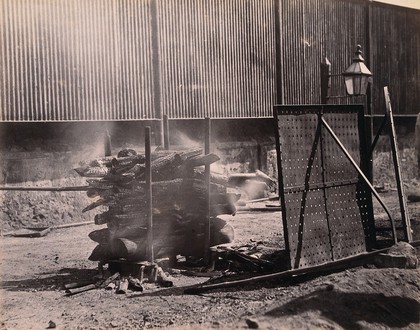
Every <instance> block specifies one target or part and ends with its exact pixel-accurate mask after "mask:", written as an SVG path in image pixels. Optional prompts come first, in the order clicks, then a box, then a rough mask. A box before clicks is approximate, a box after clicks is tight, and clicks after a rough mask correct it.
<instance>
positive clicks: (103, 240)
mask: <svg viewBox="0 0 420 330" xmlns="http://www.w3.org/2000/svg"><path fill="white" fill-rule="evenodd" d="M89 238H90V239H91V240H92V241H94V242H96V243H99V244H108V243H109V241H110V238H111V235H110V232H109V230H108V228H103V229H99V230H94V231H92V232H90V233H89Z"/></svg>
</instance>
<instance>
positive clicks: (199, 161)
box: [184, 154, 220, 167]
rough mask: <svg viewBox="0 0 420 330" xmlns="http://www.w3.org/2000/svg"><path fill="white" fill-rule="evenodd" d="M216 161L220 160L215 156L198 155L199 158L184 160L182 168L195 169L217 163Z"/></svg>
mask: <svg viewBox="0 0 420 330" xmlns="http://www.w3.org/2000/svg"><path fill="white" fill-rule="evenodd" d="M218 160H220V158H219V157H218V156H217V155H215V154H208V155H199V156H194V157H192V158H189V159H188V160H186V161H185V164H184V166H186V167H197V166H204V165H210V164H212V163H214V162H217V161H218Z"/></svg>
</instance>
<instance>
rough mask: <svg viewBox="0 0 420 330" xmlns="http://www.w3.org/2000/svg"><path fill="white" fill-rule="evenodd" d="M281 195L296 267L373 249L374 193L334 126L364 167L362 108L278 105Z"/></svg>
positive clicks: (283, 214) (291, 259)
mask: <svg viewBox="0 0 420 330" xmlns="http://www.w3.org/2000/svg"><path fill="white" fill-rule="evenodd" d="M274 114H275V117H276V122H277V133H278V134H277V152H278V163H279V173H280V176H279V183H280V196H281V199H282V210H283V212H282V217H283V227H284V235H285V243H286V249H287V250H288V252H289V254H290V263H291V267H292V268H302V267H308V266H312V265H317V264H321V263H326V262H329V261H333V260H337V259H342V258H345V257H348V256H351V255H356V254H359V253H362V252H364V251H366V250H367V249H370V248H371V245H372V244H373V241H374V239H375V236H374V234H372V229H373V215H372V199H371V194H370V191H369V190H368V189H366V187H365V183H364V181H362V180H361V179H360V178H359V175H358V172H357V171H356V169H355V168H354V167H353V166H352V165H351V164H350V162H349V161H348V159H347V158H346V156H345V155H344V153H343V152H342V151H341V149H340V147H339V146H338V144H337V143H336V141H334V140H333V139H332V137H331V136H330V135H329V133H328V132H327V131H326V130H325V129H323V126H322V124H321V120H320V118H321V116H322V117H323V118H324V119H325V120H326V121H327V122H328V123H329V125H330V126H331V127H332V128H333V130H334V132H335V133H336V135H337V136H338V137H339V139H340V141H341V142H342V143H343V145H344V146H345V147H346V149H347V150H348V151H349V153H350V154H351V156H352V158H353V159H354V160H355V161H356V162H357V163H358V164H359V166H360V167H361V168H362V169H363V168H365V166H366V161H365V159H364V158H363V155H364V154H365V153H364V147H365V146H364V143H361V142H360V141H364V127H363V107H362V106H358V105H357V106H354V105H339V106H337V105H328V106H324V105H314V106H276V107H275V109H274Z"/></svg>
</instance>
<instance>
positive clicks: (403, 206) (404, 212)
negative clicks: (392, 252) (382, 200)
mask: <svg viewBox="0 0 420 330" xmlns="http://www.w3.org/2000/svg"><path fill="white" fill-rule="evenodd" d="M384 94H385V106H386V112H387V115H388V118H389V120H388V122H389V126H390V130H389V139H390V140H391V141H390V142H391V150H392V159H393V161H394V169H395V179H396V181H397V190H398V199H399V202H400V210H401V221H402V225H403V228H404V239H405V240H407V241H408V242H411V241H412V240H413V237H412V234H411V224H410V216H409V215H408V209H407V203H406V201H405V195H404V186H403V182H402V177H401V167H400V159H399V157H398V151H397V137H396V134H395V125H394V118H393V115H392V108H391V99H390V97H389V92H388V86H385V87H384Z"/></svg>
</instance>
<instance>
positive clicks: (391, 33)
mask: <svg viewBox="0 0 420 330" xmlns="http://www.w3.org/2000/svg"><path fill="white" fill-rule="evenodd" d="M372 22H374V24H372V54H373V63H372V65H371V71H372V72H373V74H374V77H373V79H374V84H373V88H374V89H373V91H372V95H373V100H372V101H373V104H374V105H375V107H374V110H375V113H377V114H383V113H385V99H384V92H383V87H384V86H389V92H390V94H391V102H392V110H393V112H394V113H397V114H403V115H404V114H417V113H418V112H420V11H418V10H417V11H415V10H410V9H407V8H403V7H391V6H387V5H381V4H376V5H375V6H374V7H373V8H372Z"/></svg>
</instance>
